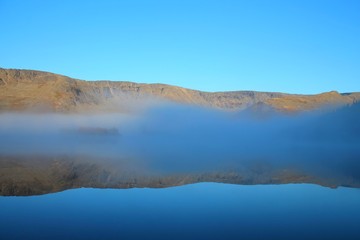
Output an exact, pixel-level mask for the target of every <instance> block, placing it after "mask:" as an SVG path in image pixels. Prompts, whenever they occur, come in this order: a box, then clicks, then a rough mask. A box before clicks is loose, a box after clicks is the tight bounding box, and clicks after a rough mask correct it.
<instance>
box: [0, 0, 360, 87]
mask: <svg viewBox="0 0 360 240" xmlns="http://www.w3.org/2000/svg"><path fill="white" fill-rule="evenodd" d="M359 13H360V1H358V0H354V1H350V0H337V1H332V0H324V1H321V0H292V1H286V0H284V1H276V0H273V1H270V0H269V1H260V0H247V1H245V0H244V1H241V0H234V1H230V0H217V1H212V0H163V1H158V0H152V1H151V0H118V1H115V0H114V1H106V0H102V1H91V0H87V1H80V0H79V1H71V0H61V1H60V0H59V1H55V0H54V1H31V0H29V1H18V0H0V23H1V33H0V50H1V55H0V56H1V57H0V67H3V68H24V69H37V70H44V71H50V72H55V73H60V74H63V75H68V76H71V77H74V78H80V79H86V80H100V79H107V80H127V81H135V82H145V83H156V82H160V83H167V84H173V85H178V86H183V87H187V88H194V89H200V90H205V91H226V90H257V91H280V92H290V93H318V92H325V91H330V90H338V91H340V92H349V91H360V14H359Z"/></svg>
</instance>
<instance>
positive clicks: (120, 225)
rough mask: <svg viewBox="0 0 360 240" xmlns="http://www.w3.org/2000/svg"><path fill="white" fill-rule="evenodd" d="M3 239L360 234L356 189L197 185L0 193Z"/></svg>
mask: <svg viewBox="0 0 360 240" xmlns="http://www.w3.org/2000/svg"><path fill="white" fill-rule="evenodd" d="M0 206H1V210H0V239H2V240H6V239H240V238H244V239H311V238H314V239H315V238H317V239H320V238H322V239H330V238H331V239H334V238H335V239H360V225H359V223H360V189H354V188H338V189H330V188H324V187H321V186H317V185H310V184H287V185H252V186H244V185H231V184H220V183H198V184H192V185H185V186H180V187H171V188H163V189H149V188H144V189H88V188H81V189H74V190H68V191H64V192H59V193H54V194H47V195H41V196H31V197H0Z"/></svg>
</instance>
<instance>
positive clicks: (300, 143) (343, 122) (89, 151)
mask: <svg viewBox="0 0 360 240" xmlns="http://www.w3.org/2000/svg"><path fill="white" fill-rule="evenodd" d="M359 120H360V105H359V104H357V105H353V106H350V107H344V108H341V109H337V110H321V111H314V112H306V113H301V114H300V113H299V114H280V113H275V112H271V111H264V113H263V112H261V113H259V112H254V111H250V110H248V111H246V110H245V111H242V112H224V111H218V110H211V109H205V108H200V107H194V106H187V105H176V104H162V105H157V106H154V107H152V108H148V109H147V110H144V111H141V112H139V113H137V114H120V113H119V114H115V113H111V114H28V113H27V114H22V113H2V114H0V136H1V137H0V155H34V154H35V155H36V154H40V155H41V154H43V155H67V156H72V155H81V156H89V157H91V158H93V159H99V160H98V161H99V162H100V161H103V159H108V160H110V161H112V162H113V163H114V164H116V163H117V162H118V163H123V162H126V163H127V164H130V165H131V166H132V167H133V168H136V167H139V168H146V169H148V170H154V171H158V172H172V171H174V172H186V171H206V170H216V169H227V168H228V169H236V168H238V167H241V166H242V165H246V164H249V163H250V164H253V163H261V164H265V165H266V164H267V165H271V166H278V165H289V166H292V167H299V168H302V169H310V170H311V171H314V172H321V173H322V174H328V175H329V176H335V175H337V174H340V175H342V174H345V175H348V176H350V177H352V178H355V179H359V178H360V127H359V122H360V121H359Z"/></svg>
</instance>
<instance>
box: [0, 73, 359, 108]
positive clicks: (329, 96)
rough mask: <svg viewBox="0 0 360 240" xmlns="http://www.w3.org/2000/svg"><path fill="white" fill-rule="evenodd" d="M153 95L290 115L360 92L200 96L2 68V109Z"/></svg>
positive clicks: (93, 104) (115, 104)
mask: <svg viewBox="0 0 360 240" xmlns="http://www.w3.org/2000/svg"><path fill="white" fill-rule="evenodd" d="M149 97H150V98H152V99H165V100H168V101H173V102H178V103H184V104H194V105H200V106H206V107H212V108H219V109H227V110H240V109H244V108H247V107H249V106H257V105H259V104H262V105H264V104H265V105H267V106H270V107H272V108H275V109H277V110H280V111H287V112H289V111H290V112H291V111H301V110H310V109H315V108H318V107H321V106H324V105H344V104H352V103H353V102H356V101H358V100H359V99H360V93H346V94H339V93H338V92H335V91H334V92H328V93H322V94H318V95H294V94H284V93H272V92H255V91H233V92H202V91H196V90H191V89H186V88H182V87H176V86H170V85H165V84H140V83H133V82H120V81H83V80H77V79H73V78H70V77H66V76H62V75H58V74H53V73H48V72H41V71H32V70H17V69H2V68H0V111H22V110H30V111H31V110H41V111H55V112H82V111H95V110H105V111H110V110H111V111H113V110H116V111H128V110H130V109H129V108H131V104H129V103H131V102H132V101H138V102H139V101H140V102H141V100H142V99H143V98H149Z"/></svg>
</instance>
